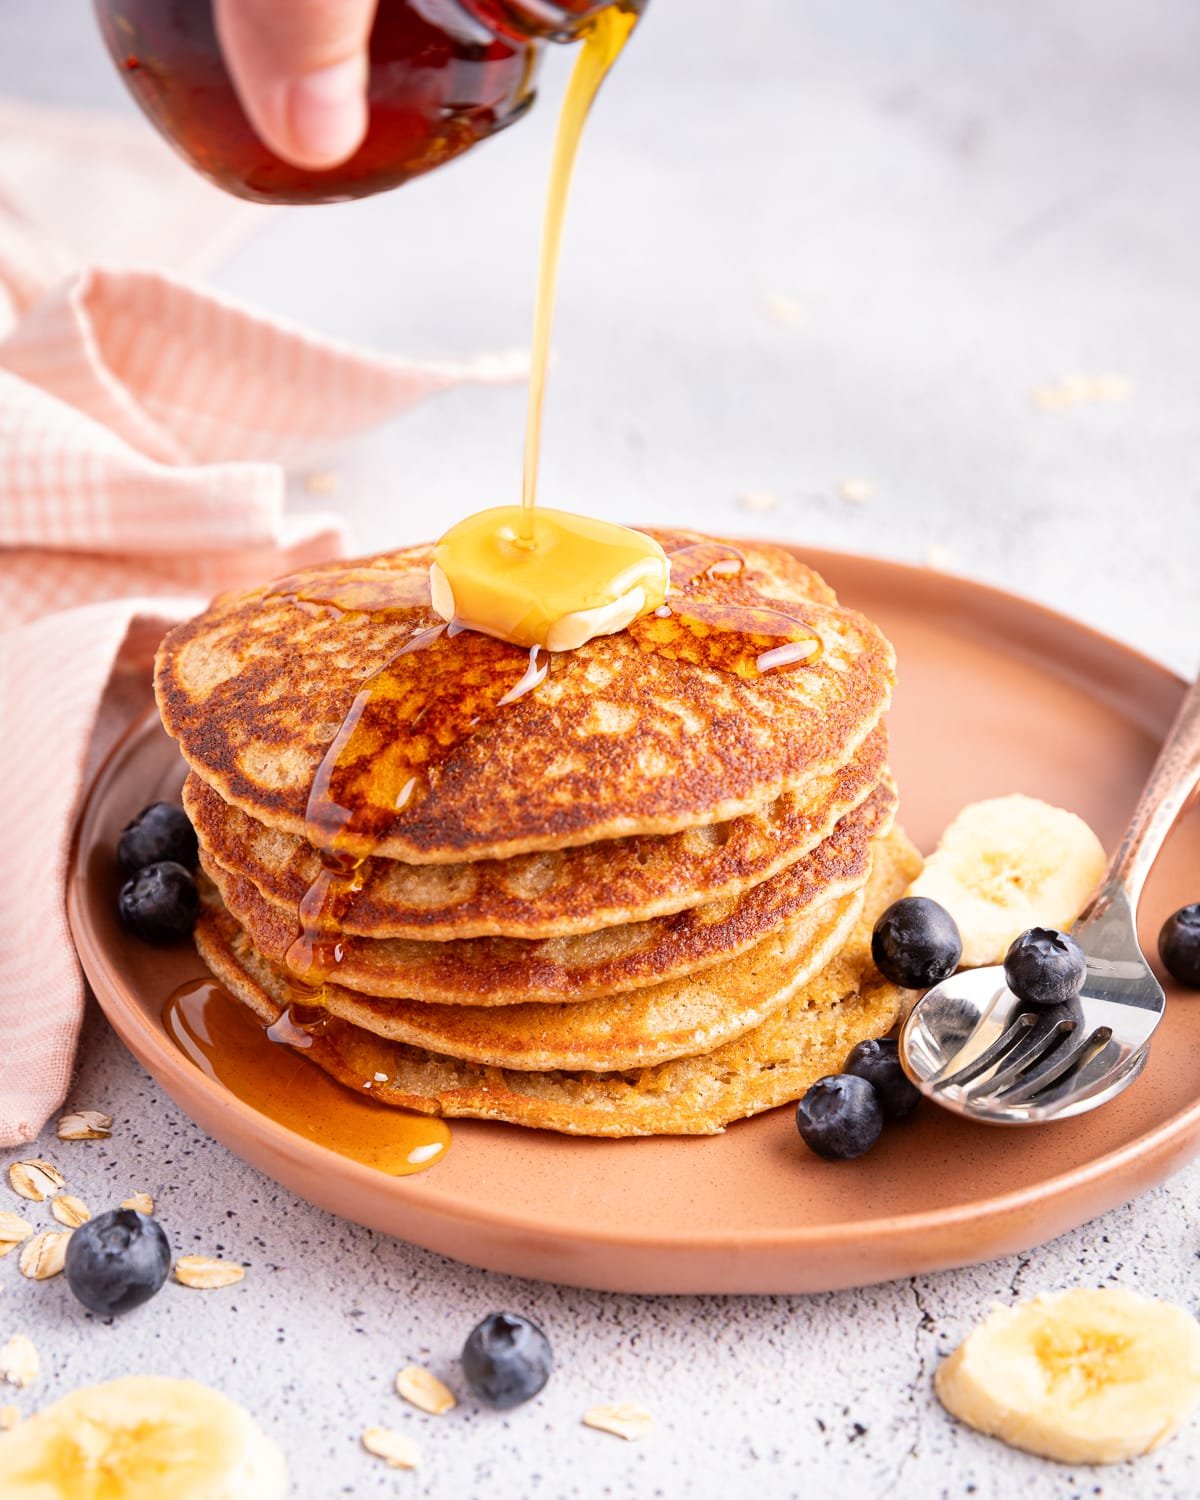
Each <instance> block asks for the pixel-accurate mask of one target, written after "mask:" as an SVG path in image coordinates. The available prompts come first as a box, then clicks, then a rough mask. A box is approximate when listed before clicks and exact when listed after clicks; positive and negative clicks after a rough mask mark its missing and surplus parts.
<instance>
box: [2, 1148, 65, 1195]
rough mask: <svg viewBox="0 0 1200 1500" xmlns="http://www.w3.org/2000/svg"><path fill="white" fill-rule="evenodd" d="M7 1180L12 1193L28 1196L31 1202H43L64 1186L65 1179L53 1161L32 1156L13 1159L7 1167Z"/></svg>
mask: <svg viewBox="0 0 1200 1500" xmlns="http://www.w3.org/2000/svg"><path fill="white" fill-rule="evenodd" d="M8 1180H9V1184H10V1185H11V1187H12V1190H13V1192H14V1193H20V1195H21V1197H22V1198H28V1199H29V1201H30V1202H31V1203H44V1202H45V1201H46V1199H47V1198H49V1197H50V1196H51V1195H52V1194H54V1193H57V1192H58V1190H59V1189H60V1188H63V1187H66V1185H67V1179H66V1178H65V1177H64V1176H63V1174H62V1173H61V1172H60V1171H59V1170H58V1168H57V1167H56V1166H55V1165H54V1163H53V1162H49V1161H41V1160H39V1159H38V1158H36V1157H35V1158H33V1159H32V1160H30V1161H15V1162H13V1164H12V1166H11V1167H9V1169H8Z"/></svg>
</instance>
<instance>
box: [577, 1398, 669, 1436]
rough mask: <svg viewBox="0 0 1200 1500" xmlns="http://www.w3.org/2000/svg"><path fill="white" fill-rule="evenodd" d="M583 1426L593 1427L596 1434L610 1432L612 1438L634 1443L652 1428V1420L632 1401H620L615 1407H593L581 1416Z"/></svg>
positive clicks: (646, 1412)
mask: <svg viewBox="0 0 1200 1500" xmlns="http://www.w3.org/2000/svg"><path fill="white" fill-rule="evenodd" d="M583 1425H584V1426H585V1427H594V1428H596V1430H597V1431H598V1432H611V1433H612V1435H613V1436H614V1437H620V1438H624V1439H625V1441H626V1442H628V1443H636V1442H638V1441H639V1439H641V1438H644V1437H645V1436H646V1435H647V1434H648V1433H649V1431H650V1429H651V1428H652V1427H653V1426H654V1418H653V1417H652V1416H651V1415H650V1413H649V1412H648V1411H646V1409H645V1408H644V1407H641V1406H636V1405H635V1404H634V1403H633V1402H632V1401H620V1402H618V1403H617V1405H615V1406H593V1407H592V1408H591V1409H590V1410H588V1411H585V1412H584V1414H583Z"/></svg>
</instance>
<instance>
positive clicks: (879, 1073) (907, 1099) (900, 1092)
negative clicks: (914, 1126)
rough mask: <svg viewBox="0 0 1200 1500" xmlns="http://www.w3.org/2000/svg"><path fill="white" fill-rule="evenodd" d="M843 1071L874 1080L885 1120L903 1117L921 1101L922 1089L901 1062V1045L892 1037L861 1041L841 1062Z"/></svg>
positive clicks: (870, 1082) (873, 1084)
mask: <svg viewBox="0 0 1200 1500" xmlns="http://www.w3.org/2000/svg"><path fill="white" fill-rule="evenodd" d="M842 1072H843V1073H853V1074H854V1076H855V1077H856V1078H865V1079H866V1080H867V1082H868V1083H869V1084H871V1086H872V1087H873V1088H874V1090H875V1092H876V1093H877V1094H878V1095H879V1104H880V1108H881V1109H882V1110H883V1118H884V1119H885V1120H903V1119H904V1117H905V1115H911V1114H912V1112H913V1110H914V1109H916V1107H917V1105H918V1104H919V1103H920V1099H921V1091H920V1089H919V1088H917V1086H916V1084H915V1083H913V1082H912V1081H911V1080H910V1079H909V1077H908V1075H907V1074H906V1073H905V1071H904V1069H903V1068H902V1067H901V1066H900V1048H899V1047H898V1046H897V1044H896V1042H895V1041H894V1040H893V1039H892V1038H891V1037H888V1036H885V1037H880V1038H879V1040H878V1041H873V1042H859V1044H858V1046H857V1047H855V1048H853V1049H852V1050H851V1052H850V1056H849V1057H847V1059H846V1061H845V1063H844V1064H843V1065H842Z"/></svg>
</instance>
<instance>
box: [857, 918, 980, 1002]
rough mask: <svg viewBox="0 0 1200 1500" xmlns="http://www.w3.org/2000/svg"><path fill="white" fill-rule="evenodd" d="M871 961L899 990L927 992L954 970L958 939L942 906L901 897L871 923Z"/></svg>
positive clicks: (952, 924) (953, 926)
mask: <svg viewBox="0 0 1200 1500" xmlns="http://www.w3.org/2000/svg"><path fill="white" fill-rule="evenodd" d="M871 957H872V958H873V959H874V960H875V967H876V968H877V969H878V970H879V972H880V973H881V974H882V975H883V977H884V978H885V979H890V980H891V982H892V983H893V984H898V985H899V986H900V988H901V989H905V990H927V989H929V987H930V986H931V985H934V984H937V983H938V982H939V981H940V980H943V979H946V978H947V977H948V976H949V975H951V974H953V973H954V971H955V969H957V968H958V961H959V959H960V958H961V957H962V938H961V937H960V936H959V933H958V926H957V924H956V923H955V921H954V918H953V917H952V916H951V915H950V913H949V912H948V911H947V910H946V908H945V907H944V906H939V905H938V903H937V902H936V901H931V900H930V899H929V897H928V896H905V897H903V898H902V899H901V900H899V901H893V902H892V904H891V906H889V907H888V909H887V911H885V912H884V914H883V916H881V917H880V919H879V921H878V922H876V923H875V931H874V932H873V933H872V934H871Z"/></svg>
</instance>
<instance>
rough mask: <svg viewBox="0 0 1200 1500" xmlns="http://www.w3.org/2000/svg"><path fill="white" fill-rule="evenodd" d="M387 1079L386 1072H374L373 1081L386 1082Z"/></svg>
mask: <svg viewBox="0 0 1200 1500" xmlns="http://www.w3.org/2000/svg"><path fill="white" fill-rule="evenodd" d="M387 1081H388V1076H387V1074H386V1073H376V1075H375V1082H376V1083H386V1082H387Z"/></svg>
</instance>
